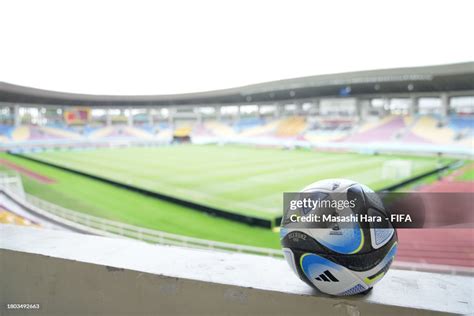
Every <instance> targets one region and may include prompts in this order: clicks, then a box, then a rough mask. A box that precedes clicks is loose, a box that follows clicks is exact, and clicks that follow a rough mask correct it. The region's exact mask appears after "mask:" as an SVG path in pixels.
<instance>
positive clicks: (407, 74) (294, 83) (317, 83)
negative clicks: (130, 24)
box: [0, 62, 474, 106]
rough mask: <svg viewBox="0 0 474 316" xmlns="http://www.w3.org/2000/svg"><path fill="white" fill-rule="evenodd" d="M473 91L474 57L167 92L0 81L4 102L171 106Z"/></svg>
mask: <svg viewBox="0 0 474 316" xmlns="http://www.w3.org/2000/svg"><path fill="white" fill-rule="evenodd" d="M440 92H451V93H458V94H460V95H462V94H463V92H466V93H468V94H471V95H473V94H474V62H466V63H459V64H450V65H440V66H426V67H413V68H396V69H383V70H370V71H357V72H349V73H340V74H330V75H318V76H311V77H301V78H294V79H285V80H279V81H271V82H265V83H260V84H253V85H248V86H242V87H237V88H231V89H224V90H215V91H206V92H198V93H187V94H169V95H130V96H113V95H90V94H75V93H65V92H57V91H48V90H41V89H35V88H30V87H24V86H18V85H13V84H8V83H4V82H0V102H11V103H25V104H32V105H35V104H45V105H73V106H169V105H190V104H191V105H192V104H210V105H211V104H215V105H223V104H244V103H249V104H254V103H264V102H284V101H290V102H291V100H298V99H310V98H320V97H357V96H359V97H378V96H379V97H380V96H384V95H408V94H421V95H422V94H433V93H440Z"/></svg>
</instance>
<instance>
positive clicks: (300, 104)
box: [295, 102, 303, 115]
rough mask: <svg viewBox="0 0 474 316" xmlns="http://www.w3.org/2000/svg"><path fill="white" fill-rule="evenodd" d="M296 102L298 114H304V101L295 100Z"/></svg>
mask: <svg viewBox="0 0 474 316" xmlns="http://www.w3.org/2000/svg"><path fill="white" fill-rule="evenodd" d="M295 103H296V115H302V114H303V102H295Z"/></svg>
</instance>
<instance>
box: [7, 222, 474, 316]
mask: <svg viewBox="0 0 474 316" xmlns="http://www.w3.org/2000/svg"><path fill="white" fill-rule="evenodd" d="M472 281H473V279H472V278H470V277H463V276H447V275H437V274H432V273H423V272H411V271H397V270H391V271H389V273H388V275H387V276H386V277H385V278H384V280H382V281H381V282H380V283H379V284H378V285H377V286H376V288H375V289H374V290H373V291H372V292H370V293H369V294H368V295H366V296H355V297H344V298H334V297H329V296H326V295H322V294H320V293H317V292H316V291H315V290H313V289H311V288H310V287H309V286H307V285H306V284H305V283H303V282H302V281H300V280H299V279H298V278H297V277H296V276H295V275H293V273H292V272H291V271H290V269H289V267H288V266H287V264H286V262H284V261H283V260H279V259H274V258H267V257H262V256H253V255H245V254H229V253H219V252H212V251H205V250H193V249H184V248H178V247H170V246H154V245H150V244H145V243H142V242H138V241H132V240H123V239H120V240H118V239H111V238H106V237H97V236H89V235H79V234H74V233H69V232H62V231H49V230H40V229H35V228H25V227H15V226H9V225H0V314H1V315H24V314H26V313H30V312H31V314H34V315H145V314H146V315H149V314H154V315H194V314H199V315H291V314H293V315H351V316H359V315H405V314H409V315H428V314H429V315H432V314H438V313H439V314H445V313H461V314H469V313H472V312H473V305H472V304H473V302H472V301H473V297H472V295H473V293H474V286H473V282H472ZM7 303H39V304H40V305H41V308H40V310H39V311H36V310H35V311H17V310H7V309H6V308H5V306H6V305H5V304H7Z"/></svg>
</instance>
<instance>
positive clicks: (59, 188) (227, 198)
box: [2, 145, 447, 248]
mask: <svg viewBox="0 0 474 316" xmlns="http://www.w3.org/2000/svg"><path fill="white" fill-rule="evenodd" d="M31 156H32V157H34V158H36V159H42V160H44V161H48V162H51V163H55V164H59V165H62V166H65V167H69V168H72V169H76V170H81V171H84V172H88V173H93V174H96V175H100V176H102V177H106V178H109V179H112V180H116V181H120V182H124V183H128V184H132V185H135V186H139V187H142V188H146V189H151V190H155V191H157V192H160V193H165V194H169V195H173V196H176V197H179V198H181V199H189V200H192V201H195V202H198V203H202V204H208V205H211V206H214V207H219V208H223V209H226V210H230V211H234V212H237V213H240V214H248V215H252V216H260V217H262V218H267V219H271V218H274V217H277V216H281V203H282V192H285V191H286V192H290V191H298V190H300V189H301V188H302V187H304V186H306V185H307V184H309V183H312V182H314V181H317V180H320V179H324V178H339V177H341V178H350V179H353V180H356V181H359V182H362V183H365V184H367V185H369V186H370V187H372V188H374V189H380V188H382V187H385V186H388V185H391V184H393V183H396V182H398V181H400V180H393V179H392V180H390V179H382V177H381V174H382V168H383V165H384V163H385V162H386V161H389V160H392V159H404V160H410V161H412V168H413V174H412V175H415V174H419V173H423V172H426V171H428V170H431V169H433V168H435V167H437V166H438V164H439V162H438V161H437V160H436V159H435V158H430V157H410V156H391V155H377V156H374V155H361V154H355V153H322V152H314V151H308V150H293V151H284V150H280V149H262V148H252V147H241V146H225V147H220V146H193V145H180V146H168V147H159V148H126V149H100V150H82V151H79V150H71V151H51V152H42V153H34V154H31ZM2 157H7V159H9V160H10V161H13V162H15V163H17V164H20V165H22V166H24V167H27V168H30V169H31V170H33V171H35V172H38V173H40V174H43V175H45V176H48V177H51V178H54V179H55V180H56V181H57V182H56V183H54V184H48V185H46V184H41V183H39V182H37V181H35V180H32V179H30V178H27V177H23V180H24V183H25V189H26V190H27V191H28V192H29V193H31V194H34V195H37V196H39V197H41V198H43V199H46V200H49V201H52V202H53V203H56V204H59V205H63V206H65V207H68V208H71V209H74V210H78V211H82V212H86V213H89V214H92V215H95V216H101V217H105V218H109V219H113V220H117V221H122V222H126V223H130V224H134V225H139V226H144V227H149V228H154V229H159V230H163V231H168V232H172V233H177V234H182V235H187V236H194V237H199V238H205V239H211V240H218V241H224V242H231V243H238V244H248V245H254V246H262V247H271V248H278V236H277V234H275V233H273V232H271V231H270V230H268V229H263V228H256V227H250V226H248V225H245V224H240V223H236V222H232V221H229V220H225V219H221V218H215V217H212V216H209V215H206V214H203V213H200V212H197V211H194V210H191V209H188V208H185V207H181V206H178V205H175V204H172V203H167V202H164V201H160V200H157V199H154V198H150V197H146V196H143V195H141V194H139V193H134V192H130V191H128V190H126V189H121V188H118V187H115V186H113V185H109V184H106V183H103V182H101V181H97V180H93V179H90V178H87V177H84V176H80V175H76V174H73V173H70V172H67V171H62V170H59V169H57V168H54V167H48V166H46V165H43V164H41V163H36V162H32V161H28V160H26V159H22V158H18V157H13V156H7V155H3V156H2ZM444 162H447V161H444Z"/></svg>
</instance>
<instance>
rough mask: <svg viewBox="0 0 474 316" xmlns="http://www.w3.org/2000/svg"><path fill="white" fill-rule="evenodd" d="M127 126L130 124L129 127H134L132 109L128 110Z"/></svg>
mask: <svg viewBox="0 0 474 316" xmlns="http://www.w3.org/2000/svg"><path fill="white" fill-rule="evenodd" d="M127 124H128V126H133V113H132V108H128V116H127Z"/></svg>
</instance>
